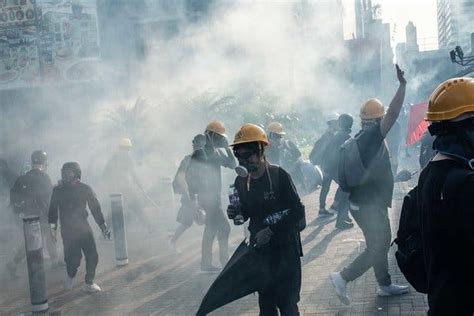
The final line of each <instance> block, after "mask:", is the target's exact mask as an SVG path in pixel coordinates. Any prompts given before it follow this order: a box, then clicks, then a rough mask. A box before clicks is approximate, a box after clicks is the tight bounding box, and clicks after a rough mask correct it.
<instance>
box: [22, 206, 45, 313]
mask: <svg viewBox="0 0 474 316" xmlns="http://www.w3.org/2000/svg"><path fill="white" fill-rule="evenodd" d="M23 232H24V235H25V249H26V262H27V264H28V280H29V283H30V298H31V305H32V309H31V310H32V312H34V313H35V312H42V311H46V310H48V308H49V306H48V296H47V293H46V278H45V273H44V260H43V238H42V236H41V224H40V218H39V216H36V215H30V216H25V217H24V218H23Z"/></svg>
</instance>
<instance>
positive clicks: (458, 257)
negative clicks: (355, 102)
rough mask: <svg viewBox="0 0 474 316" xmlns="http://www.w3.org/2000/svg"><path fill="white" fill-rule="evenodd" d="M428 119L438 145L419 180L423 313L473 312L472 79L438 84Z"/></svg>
mask: <svg viewBox="0 0 474 316" xmlns="http://www.w3.org/2000/svg"><path fill="white" fill-rule="evenodd" d="M427 120H428V121H430V122H431V126H430V127H429V132H430V134H431V135H432V136H434V137H436V138H435V140H434V144H433V147H434V150H435V151H437V154H436V155H435V157H434V158H433V159H432V160H431V161H430V162H429V163H428V164H427V166H426V167H425V168H424V170H423V171H422V173H421V175H420V178H419V182H418V204H419V209H420V212H421V239H422V242H423V254H424V262H425V267H426V272H427V281H428V282H427V284H428V305H429V312H428V315H473V314H474V301H473V299H472V298H473V297H474V290H473V287H472V284H474V271H473V269H472V267H473V266H474V213H473V205H474V199H473V194H472V193H473V192H474V172H473V170H474V165H473V161H474V160H473V159H474V79H473V78H467V77H466V78H454V79H449V80H447V81H445V82H443V83H442V84H441V85H439V86H438V87H437V88H436V89H435V90H434V92H433V93H432V95H431V97H430V101H429V106H428V112H427Z"/></svg>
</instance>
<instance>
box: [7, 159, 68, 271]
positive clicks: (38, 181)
mask: <svg viewBox="0 0 474 316" xmlns="http://www.w3.org/2000/svg"><path fill="white" fill-rule="evenodd" d="M31 166H32V167H31V170H30V171H28V172H27V173H26V174H24V175H22V176H20V177H19V178H18V179H17V180H16V181H15V183H14V184H13V187H12V188H11V190H10V203H11V205H12V206H13V210H14V212H15V213H16V214H18V215H19V216H20V217H23V216H27V215H37V216H39V217H40V225H41V234H42V236H43V239H44V244H45V245H46V249H47V250H48V253H49V256H50V258H51V267H52V268H56V267H59V266H61V265H62V264H61V261H60V259H59V257H58V251H57V247H56V242H55V241H54V240H53V238H52V236H51V233H50V231H49V225H48V218H47V215H48V209H49V201H50V199H51V192H52V190H53V185H52V184H51V179H50V178H49V175H48V174H47V173H46V170H47V166H48V155H47V154H46V152H44V151H42V150H36V151H34V152H33V153H32V154H31ZM25 257H26V253H25V245H24V242H23V241H21V243H20V245H19V246H18V248H17V250H16V252H15V256H14V258H13V260H12V261H11V262H9V263H7V268H8V271H9V272H10V274H11V275H12V276H13V277H15V276H16V269H17V266H18V264H19V263H20V262H21V261H23V259H25Z"/></svg>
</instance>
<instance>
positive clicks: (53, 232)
mask: <svg viewBox="0 0 474 316" xmlns="http://www.w3.org/2000/svg"><path fill="white" fill-rule="evenodd" d="M49 230H50V232H51V237H52V238H53V241H54V242H57V241H58V225H57V224H49Z"/></svg>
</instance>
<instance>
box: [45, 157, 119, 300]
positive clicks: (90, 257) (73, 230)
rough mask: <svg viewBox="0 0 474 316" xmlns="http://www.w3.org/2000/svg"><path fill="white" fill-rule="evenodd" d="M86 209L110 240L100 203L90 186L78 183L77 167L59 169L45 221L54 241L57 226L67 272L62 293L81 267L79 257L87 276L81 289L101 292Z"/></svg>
mask: <svg viewBox="0 0 474 316" xmlns="http://www.w3.org/2000/svg"><path fill="white" fill-rule="evenodd" d="M86 207H89V209H90V211H91V213H92V216H93V217H94V220H95V222H96V223H97V225H99V227H100V229H101V231H102V234H103V236H104V238H107V239H110V237H111V233H110V231H109V229H108V228H107V225H106V224H105V220H104V216H103V215H102V211H101V207H100V203H99V201H98V200H97V197H96V195H95V193H94V191H93V190H92V188H91V187H90V186H88V185H87V184H84V183H82V182H81V168H80V166H79V164H78V163H77V162H67V163H65V164H64V165H63V167H62V169H61V183H60V184H59V185H58V186H56V187H54V189H53V194H52V196H51V203H50V206H49V213H48V221H49V224H50V226H51V234H52V235H53V238H56V236H57V228H58V219H59V222H60V226H61V237H62V239H63V245H64V261H65V262H66V270H67V276H66V279H65V282H64V287H65V289H66V290H72V288H73V285H74V277H75V276H76V273H77V269H78V268H79V265H80V264H81V258H82V253H84V256H85V261H86V276H85V283H84V286H83V288H82V289H83V290H84V291H85V292H89V293H94V292H100V291H101V288H100V287H99V286H98V285H97V284H96V283H94V278H95V270H96V267H97V264H98V262H99V255H98V253H97V248H96V244H95V240H94V235H93V233H92V229H91V227H90V225H89V222H88V221H87V217H88V215H89V214H88V212H87V210H86Z"/></svg>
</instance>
